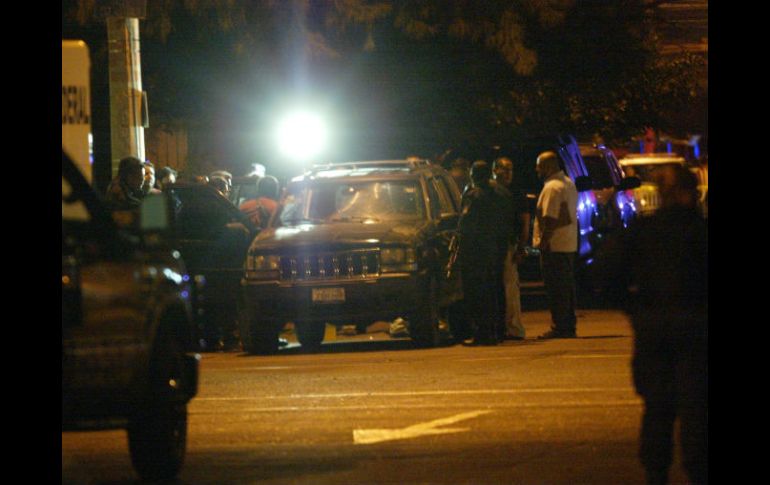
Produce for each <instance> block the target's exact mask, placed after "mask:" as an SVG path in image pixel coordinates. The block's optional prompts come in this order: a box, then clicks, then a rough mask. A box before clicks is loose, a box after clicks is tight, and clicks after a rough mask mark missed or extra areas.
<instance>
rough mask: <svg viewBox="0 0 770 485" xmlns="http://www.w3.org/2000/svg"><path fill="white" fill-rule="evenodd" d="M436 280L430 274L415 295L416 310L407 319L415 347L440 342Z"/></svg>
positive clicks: (436, 344)
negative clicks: (408, 319)
mask: <svg viewBox="0 0 770 485" xmlns="http://www.w3.org/2000/svg"><path fill="white" fill-rule="evenodd" d="M438 303H439V302H438V282H437V281H436V278H435V277H433V276H431V277H430V278H429V279H428V281H427V282H426V283H425V284H424V285H422V288H421V289H420V290H419V292H418V295H417V310H416V311H415V313H414V315H412V318H411V320H410V321H409V335H410V336H411V337H412V341H413V342H414V344H415V345H416V346H417V347H421V348H427V347H437V346H438V345H439V344H440V343H441V332H440V330H439V318H440V315H441V313H440V308H439V304H438Z"/></svg>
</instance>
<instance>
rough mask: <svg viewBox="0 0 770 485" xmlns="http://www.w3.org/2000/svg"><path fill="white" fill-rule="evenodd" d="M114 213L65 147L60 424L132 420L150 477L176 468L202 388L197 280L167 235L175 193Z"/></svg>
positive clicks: (96, 426)
mask: <svg viewBox="0 0 770 485" xmlns="http://www.w3.org/2000/svg"><path fill="white" fill-rule="evenodd" d="M114 216H115V218H116V219H117V220H120V221H124V224H125V226H120V227H119V226H118V225H116V223H115V222H113V217H112V214H110V212H109V211H108V210H107V209H106V208H105V206H104V205H103V204H102V202H101V200H100V199H99V198H98V197H97V195H96V193H95V192H94V191H93V189H92V188H91V186H90V185H89V184H88V182H87V180H86V179H85V178H84V177H83V175H82V174H81V173H80V171H79V170H78V168H77V167H76V166H75V164H74V163H73V162H72V160H71V159H70V158H69V156H68V155H66V154H65V152H64V150H62V280H61V281H62V431H75V430H76V431H82V430H101V429H126V430H127V432H128V444H129V451H130V454H131V461H132V463H133V465H134V467H135V469H136V471H137V472H138V474H139V475H140V476H141V477H142V478H143V479H148V480H158V479H168V478H173V477H174V476H176V475H177V474H178V472H179V470H180V468H181V466H182V463H183V461H184V455H185V450H186V436H187V403H188V402H189V401H190V399H192V397H193V396H195V394H196V393H197V383H198V360H199V357H198V355H197V354H194V353H191V352H190V349H192V348H193V347H194V342H195V340H196V335H195V326H194V324H193V320H192V304H191V299H192V298H193V295H194V292H195V288H194V287H193V284H192V281H191V279H190V277H189V274H188V272H187V270H186V268H185V265H184V262H183V260H182V259H181V257H180V255H179V253H178V252H177V251H174V250H172V249H171V248H170V247H169V246H168V245H167V244H165V241H166V238H165V234H164V233H165V231H166V230H167V229H168V223H169V212H168V201H167V200H166V198H165V196H164V195H150V196H148V197H147V198H146V199H145V201H144V202H143V204H142V206H141V212H140V213H139V214H136V213H134V212H133V211H125V213H116V214H114Z"/></svg>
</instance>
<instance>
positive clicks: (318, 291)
mask: <svg viewBox="0 0 770 485" xmlns="http://www.w3.org/2000/svg"><path fill="white" fill-rule="evenodd" d="M344 301H345V288H313V303H342V302H344Z"/></svg>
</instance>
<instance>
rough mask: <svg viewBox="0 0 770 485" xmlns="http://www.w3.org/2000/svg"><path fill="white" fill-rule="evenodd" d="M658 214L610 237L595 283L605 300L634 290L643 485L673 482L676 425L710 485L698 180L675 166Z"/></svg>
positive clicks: (630, 308) (631, 308)
mask: <svg viewBox="0 0 770 485" xmlns="http://www.w3.org/2000/svg"><path fill="white" fill-rule="evenodd" d="M657 178H658V180H657V182H658V187H659V193H660V197H661V207H660V208H659V209H658V210H657V211H656V212H655V213H654V214H653V215H651V216H649V217H642V218H638V219H636V220H635V221H634V222H633V223H632V224H631V225H630V226H629V228H628V230H627V231H622V232H620V233H618V234H614V235H613V237H611V238H610V239H608V241H607V242H606V244H605V246H604V247H602V248H601V249H600V251H599V253H598V254H597V258H596V260H595V262H594V264H593V265H592V268H591V271H590V276H591V278H592V280H593V282H594V285H595V286H596V287H597V288H599V289H602V290H603V291H604V293H605V294H611V291H612V290H613V289H614V290H615V292H616V293H615V294H616V297H617V289H618V288H622V289H624V290H625V289H627V288H628V289H629V290H627V291H626V292H625V293H623V294H622V295H623V296H624V301H623V303H624V307H625V310H626V311H627V312H628V313H629V316H630V317H631V322H632V325H633V329H634V356H633V361H632V370H633V377H634V385H635V387H636V390H637V392H638V393H639V395H640V396H641V397H642V399H643V400H644V416H643V418H642V427H641V433H640V446H639V456H640V459H641V462H642V465H643V466H644V469H645V472H646V475H647V482H648V483H651V484H652V483H654V484H664V483H667V481H668V473H669V468H670V466H671V462H672V454H673V434H674V433H673V431H674V424H675V421H676V419H677V418H678V419H679V430H680V436H681V449H682V462H683V466H684V468H685V471H686V473H687V475H688V477H689V480H690V482H691V483H694V484H703V483H707V482H708V352H707V348H708V222H707V221H706V220H705V219H704V218H703V217H702V216H701V215H700V214H699V212H698V206H697V203H698V192H697V179H696V177H695V176H694V175H693V174H692V173H691V172H690V171H689V170H687V169H686V168H684V167H681V166H673V165H672V166H670V167H666V168H665V169H662V170H661V171H659V173H658V174H657Z"/></svg>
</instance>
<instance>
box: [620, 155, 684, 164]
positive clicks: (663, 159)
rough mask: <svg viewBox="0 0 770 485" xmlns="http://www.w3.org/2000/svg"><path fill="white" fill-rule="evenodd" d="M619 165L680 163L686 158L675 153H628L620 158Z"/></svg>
mask: <svg viewBox="0 0 770 485" xmlns="http://www.w3.org/2000/svg"><path fill="white" fill-rule="evenodd" d="M619 161H620V164H621V165H648V164H658V163H681V164H685V163H686V161H687V160H685V158H684V157H682V156H680V155H677V154H676V153H629V154H628V155H626V156H625V157H623V158H621V159H620V160H619Z"/></svg>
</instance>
